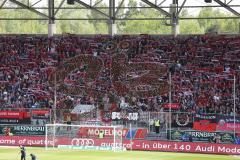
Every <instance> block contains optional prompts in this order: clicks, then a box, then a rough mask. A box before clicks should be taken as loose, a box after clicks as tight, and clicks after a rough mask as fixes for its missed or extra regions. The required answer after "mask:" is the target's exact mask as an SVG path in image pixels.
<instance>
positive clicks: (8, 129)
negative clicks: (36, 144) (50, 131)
mask: <svg viewBox="0 0 240 160" xmlns="http://www.w3.org/2000/svg"><path fill="white" fill-rule="evenodd" d="M0 135H10V136H12V135H16V136H20V135H24V136H27V135H45V126H30V125H10V126H9V125H8V126H6V125H4V126H0Z"/></svg>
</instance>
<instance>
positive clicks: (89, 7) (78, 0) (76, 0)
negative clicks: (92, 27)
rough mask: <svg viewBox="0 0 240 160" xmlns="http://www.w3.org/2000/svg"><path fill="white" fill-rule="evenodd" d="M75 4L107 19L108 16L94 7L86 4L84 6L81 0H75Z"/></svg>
mask: <svg viewBox="0 0 240 160" xmlns="http://www.w3.org/2000/svg"><path fill="white" fill-rule="evenodd" d="M75 2H77V3H79V4H81V5H82V6H84V7H86V8H88V9H92V10H94V11H96V12H97V13H99V14H101V15H103V16H105V17H108V18H109V15H107V14H106V13H104V12H102V11H100V10H98V9H96V8H95V7H92V6H90V5H88V4H86V3H85V2H83V1H81V0H75Z"/></svg>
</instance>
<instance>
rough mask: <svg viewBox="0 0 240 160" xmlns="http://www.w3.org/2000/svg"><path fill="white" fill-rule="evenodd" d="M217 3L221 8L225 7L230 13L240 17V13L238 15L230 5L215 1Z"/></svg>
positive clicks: (219, 0) (218, 0)
mask: <svg viewBox="0 0 240 160" xmlns="http://www.w3.org/2000/svg"><path fill="white" fill-rule="evenodd" d="M214 1H215V2H216V3H218V4H219V5H220V6H222V7H224V8H225V9H227V10H228V11H230V12H231V13H233V14H234V15H236V16H238V17H240V13H238V12H237V11H236V10H234V9H233V8H231V7H230V6H229V5H227V4H225V3H224V2H222V1H221V0H214Z"/></svg>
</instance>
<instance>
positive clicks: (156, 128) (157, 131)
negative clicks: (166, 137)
mask: <svg viewBox="0 0 240 160" xmlns="http://www.w3.org/2000/svg"><path fill="white" fill-rule="evenodd" d="M154 127H155V132H156V133H157V134H159V131H160V120H159V119H156V120H155V121H154Z"/></svg>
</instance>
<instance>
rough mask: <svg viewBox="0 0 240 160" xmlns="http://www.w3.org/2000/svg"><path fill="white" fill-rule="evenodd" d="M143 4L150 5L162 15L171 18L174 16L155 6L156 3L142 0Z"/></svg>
mask: <svg viewBox="0 0 240 160" xmlns="http://www.w3.org/2000/svg"><path fill="white" fill-rule="evenodd" d="M141 1H142V2H144V3H146V4H148V5H149V6H151V7H153V8H154V9H156V10H158V11H160V12H161V13H163V14H164V15H166V16H169V17H171V16H172V15H171V14H170V13H168V12H167V11H165V10H163V9H162V8H161V7H159V6H157V5H155V4H154V3H152V2H150V1H148V0H141Z"/></svg>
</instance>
